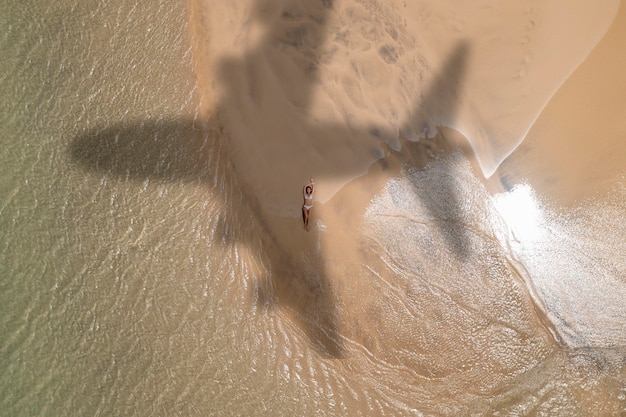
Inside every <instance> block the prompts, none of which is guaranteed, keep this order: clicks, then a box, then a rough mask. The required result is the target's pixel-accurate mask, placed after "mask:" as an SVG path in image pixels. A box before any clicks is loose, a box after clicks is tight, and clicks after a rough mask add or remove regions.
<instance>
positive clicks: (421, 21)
mask: <svg viewBox="0 0 626 417" xmlns="http://www.w3.org/2000/svg"><path fill="white" fill-rule="evenodd" d="M319 4H322V3H319ZM325 4H327V5H329V6H328V7H322V6H319V5H318V3H317V2H309V3H307V2H293V1H281V2H263V1H259V2H243V1H242V2H228V3H220V2H211V1H202V2H192V3H191V6H190V8H191V11H192V14H193V15H194V16H195V17H192V30H193V31H194V36H193V38H194V40H195V48H194V56H197V57H198V59H196V63H197V64H196V65H197V72H198V78H199V86H200V87H201V90H202V94H203V97H202V101H203V105H204V109H205V111H206V112H207V114H213V115H217V114H218V113H219V118H220V122H221V124H223V125H225V126H227V131H228V134H229V136H230V144H231V151H232V156H233V160H234V162H235V164H236V165H237V166H238V171H239V172H240V173H241V175H242V177H243V178H244V180H245V181H246V182H247V183H249V184H250V185H251V186H252V188H254V189H255V190H256V191H257V192H256V194H257V197H258V198H259V200H260V203H261V205H262V206H263V207H264V208H265V209H267V210H269V211H271V212H273V213H275V214H281V215H291V216H298V215H299V202H298V201H297V198H296V199H292V198H291V197H289V195H290V194H291V193H297V192H298V191H297V190H299V189H300V186H301V184H302V183H303V181H306V180H307V179H308V177H309V176H310V175H316V176H317V177H318V179H319V180H321V182H320V185H322V186H321V187H320V193H319V195H318V199H319V200H320V201H322V202H323V201H327V200H328V199H329V198H330V197H331V196H332V195H333V194H334V193H335V192H336V191H337V190H338V189H339V188H341V186H342V185H344V184H346V183H347V182H348V181H350V180H351V179H353V178H356V177H358V176H360V175H363V174H364V173H365V172H366V171H367V169H368V167H369V166H370V165H371V164H372V163H373V162H374V161H375V160H377V159H379V158H381V157H382V156H383V152H382V151H381V149H380V145H381V144H387V145H389V146H391V147H392V148H394V149H396V150H397V149H398V146H399V142H398V133H399V132H402V133H403V134H404V136H405V137H407V138H409V139H411V140H417V139H419V138H420V137H424V136H433V135H434V133H435V131H436V127H437V126H446V127H452V128H455V129H456V130H458V131H459V132H461V133H463V134H464V135H465V136H466V137H467V138H468V140H469V142H470V143H471V145H472V148H473V150H474V152H475V154H476V157H477V160H478V162H479V164H480V166H481V168H482V170H483V172H484V174H485V175H486V176H490V175H491V174H492V173H493V172H494V170H495V169H496V168H497V166H498V164H499V163H500V162H501V161H502V160H503V159H504V158H505V157H506V156H507V155H508V154H509V153H510V152H512V151H513V150H514V149H515V147H516V146H517V145H518V144H519V143H520V142H521V141H522V140H523V138H524V137H525V134H526V132H527V131H528V129H529V128H530V127H531V125H532V124H533V123H534V121H535V119H536V118H537V117H538V115H539V114H540V113H541V111H542V109H543V106H544V105H545V104H546V103H547V102H548V100H549V99H550V97H551V96H552V95H553V93H554V92H555V91H556V90H557V89H558V87H559V86H560V84H561V83H562V82H563V80H565V79H566V78H567V77H568V76H569V74H570V73H571V72H572V70H573V69H574V68H575V67H576V66H577V65H578V64H579V63H580V62H581V61H582V60H584V58H585V57H586V56H587V54H588V53H589V51H590V50H591V49H592V48H593V47H594V46H595V44H596V43H597V41H598V40H599V39H600V37H601V36H602V35H603V34H604V32H605V31H606V29H607V28H608V26H609V24H610V22H611V20H612V18H613V17H614V14H615V10H616V7H617V1H610V2H603V3H602V5H601V6H598V5H592V4H590V3H588V2H582V1H580V2H577V3H576V4H575V5H573V4H572V3H571V2H565V1H560V2H551V3H550V4H549V5H548V4H546V3H545V2H541V1H533V2H525V3H523V4H521V3H520V4H514V3H510V2H501V3H493V2H487V1H484V2H481V3H480V4H476V2H472V4H471V6H470V5H469V4H468V5H464V4H462V5H459V4H456V3H454V2H449V1H448V2H429V1H418V2H403V1H400V0H396V1H392V2H385V3H380V2H376V1H373V0H369V1H336V2H327V3H325ZM331 4H332V6H330V5H331ZM459 45H465V48H466V50H465V52H464V56H463V57H461V58H458V56H457V57H456V58H455V56H454V55H455V54H457V55H459V52H458V49H459ZM453 59H457V60H462V62H460V61H459V62H457V63H460V64H461V65H458V66H462V67H463V68H460V69H456V68H453V70H450V68H446V65H450V62H451V60H453ZM452 62H453V61H452ZM457 63H454V62H453V64H454V65H456V64H457ZM433 85H435V87H434V88H433Z"/></svg>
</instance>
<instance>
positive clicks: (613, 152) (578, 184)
mask: <svg viewBox="0 0 626 417" xmlns="http://www.w3.org/2000/svg"><path fill="white" fill-rule="evenodd" d="M625 39H626V3H624V2H622V4H621V6H620V8H619V12H618V14H617V16H616V18H615V20H614V22H613V24H612V25H611V28H610V29H609V31H608V32H607V33H606V35H605V36H604V37H603V38H602V40H601V41H600V43H599V44H598V45H597V46H596V48H595V49H594V50H593V51H592V52H591V54H590V55H589V56H588V57H587V59H586V60H585V61H584V62H583V63H582V64H581V65H580V67H578V68H577V69H576V70H575V71H574V72H573V74H572V75H571V76H570V77H569V78H568V79H567V81H566V82H565V83H564V84H563V86H562V87H561V88H560V89H559V90H558V92H557V93H556V94H555V95H554V97H552V99H551V100H550V102H549V103H548V105H547V106H546V108H545V109H544V110H543V111H542V112H541V114H540V115H539V117H538V118H537V121H536V122H535V123H534V124H533V126H532V128H531V129H530V131H529V132H528V134H527V135H526V137H525V139H524V141H523V142H522V144H521V145H520V147H519V148H517V149H516V150H515V152H514V153H513V154H512V155H511V156H510V157H509V158H508V159H507V160H506V161H505V162H504V163H503V164H502V166H501V167H500V169H499V170H498V171H497V172H496V175H494V178H493V179H494V180H496V181H500V182H501V183H502V184H503V185H504V186H505V187H506V188H510V187H511V186H514V185H515V184H517V183H520V182H528V183H529V184H530V185H532V186H533V187H534V188H535V189H536V190H537V191H538V192H539V193H540V194H541V195H544V196H545V197H548V198H549V199H551V200H554V201H555V202H558V203H560V204H565V205H576V204H580V203H581V202H583V201H584V200H587V199H590V198H594V199H599V200H602V199H603V198H607V196H608V193H610V191H611V190H612V189H614V187H615V186H616V184H617V183H619V182H620V181H621V182H622V183H623V182H624V179H625V178H626V118H625V117H624V111H625V109H626V76H624V74H626V54H625V53H624V40H625Z"/></svg>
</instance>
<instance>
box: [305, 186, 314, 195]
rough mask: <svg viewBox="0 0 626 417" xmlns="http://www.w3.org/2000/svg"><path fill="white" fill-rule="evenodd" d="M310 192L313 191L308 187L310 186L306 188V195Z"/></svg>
mask: <svg viewBox="0 0 626 417" xmlns="http://www.w3.org/2000/svg"><path fill="white" fill-rule="evenodd" d="M311 191H313V188H311V186H310V185H307V186H306V193H307V194H308V193H310V192H311Z"/></svg>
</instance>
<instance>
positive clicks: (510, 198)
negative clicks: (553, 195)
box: [493, 184, 544, 243]
mask: <svg viewBox="0 0 626 417" xmlns="http://www.w3.org/2000/svg"><path fill="white" fill-rule="evenodd" d="M493 202H494V205H495V207H496V209H497V210H498V213H499V214H500V216H502V219H503V220H504V221H505V222H506V224H507V226H508V227H509V229H510V231H511V232H512V233H513V236H514V237H515V238H516V239H517V240H518V241H519V242H520V243H524V242H531V241H536V240H538V239H540V238H541V236H542V235H543V233H544V229H543V227H542V223H543V213H542V211H541V207H540V205H539V204H538V202H537V199H536V196H535V192H534V191H533V189H532V187H531V186H530V185H527V184H521V185H518V186H516V187H515V188H513V189H512V190H511V191H509V192H506V193H501V194H497V195H496V196H494V198H493Z"/></svg>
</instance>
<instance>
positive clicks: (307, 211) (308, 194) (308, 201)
mask: <svg viewBox="0 0 626 417" xmlns="http://www.w3.org/2000/svg"><path fill="white" fill-rule="evenodd" d="M310 180H311V182H310V183H309V184H307V185H305V186H304V188H303V189H302V195H303V197H304V204H303V205H302V220H303V221H304V230H306V231H307V232H308V231H309V217H310V216H311V209H312V208H313V194H314V193H315V181H313V177H311V178H310Z"/></svg>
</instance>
